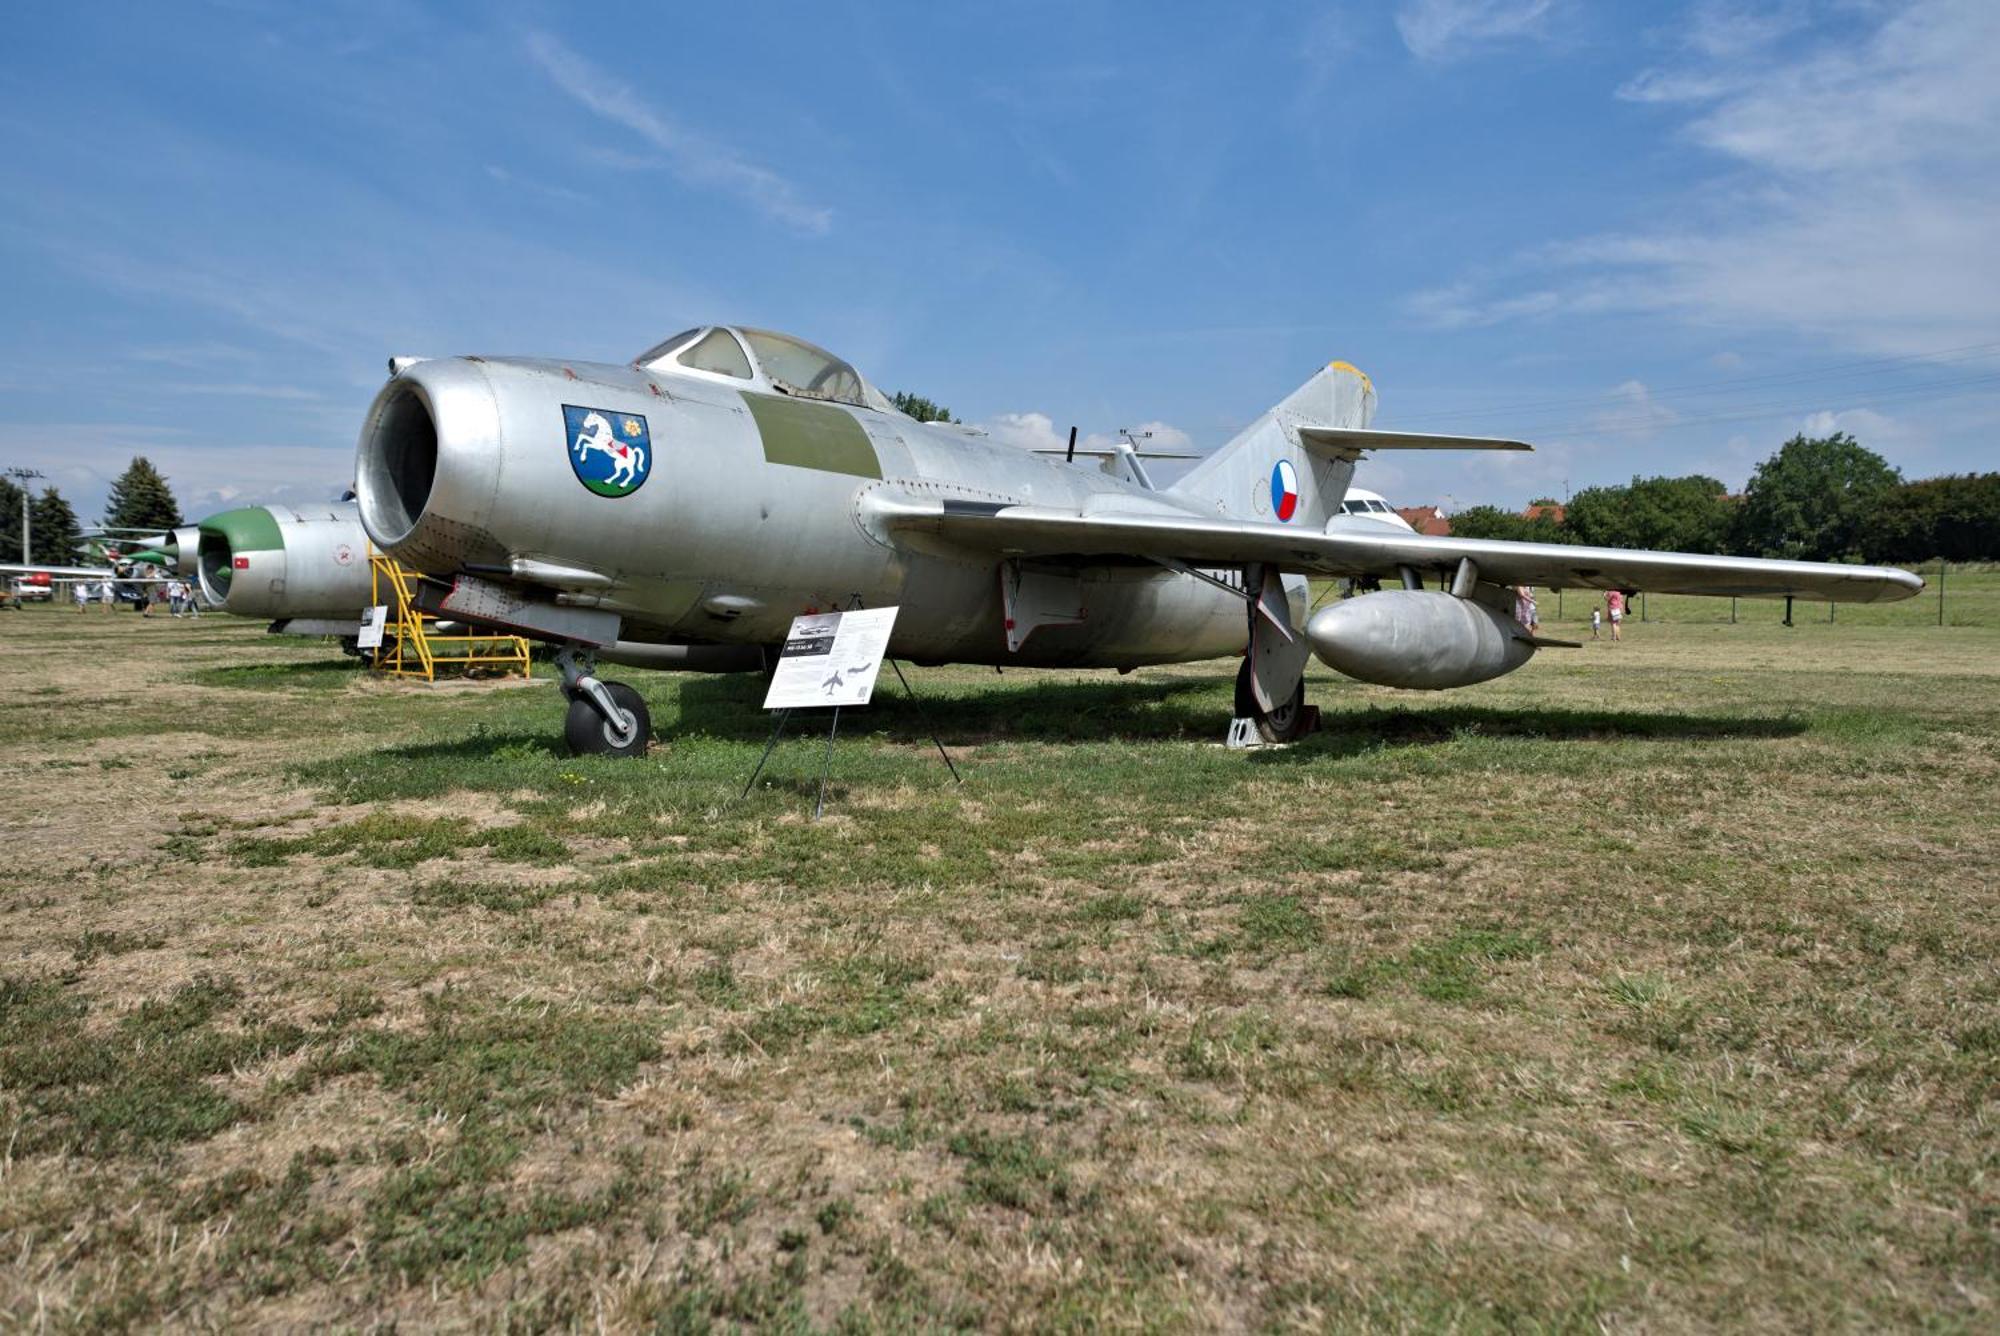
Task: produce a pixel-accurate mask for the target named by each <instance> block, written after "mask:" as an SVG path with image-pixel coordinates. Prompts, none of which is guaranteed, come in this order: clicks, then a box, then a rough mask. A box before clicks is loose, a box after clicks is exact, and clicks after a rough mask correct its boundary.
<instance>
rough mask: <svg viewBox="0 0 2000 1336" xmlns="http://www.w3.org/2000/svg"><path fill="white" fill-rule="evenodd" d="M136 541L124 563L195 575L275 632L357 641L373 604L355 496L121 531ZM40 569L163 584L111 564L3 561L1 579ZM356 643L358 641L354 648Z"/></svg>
mask: <svg viewBox="0 0 2000 1336" xmlns="http://www.w3.org/2000/svg"><path fill="white" fill-rule="evenodd" d="M116 541H118V542H119V543H120V544H121V545H122V546H125V547H127V548H131V547H135V546H136V547H138V548H139V549H141V550H140V551H137V552H133V553H131V555H130V556H128V557H127V558H126V559H125V561H124V562H123V563H121V564H123V565H126V566H130V565H131V564H132V563H134V562H137V563H139V564H141V565H143V566H146V568H147V569H152V568H153V567H155V566H163V567H165V568H167V569H169V570H172V571H174V572H175V573H176V574H179V575H182V576H184V577H186V578H188V579H191V580H194V581H195V582H196V583H198V584H199V585H200V586H201V594H202V598H203V600H204V601H205V602H206V603H207V604H208V606H210V607H212V608H218V609H220V610H221V611H223V612H227V613H231V614H233V615H235V616H238V617H256V618H260V619H262V618H269V619H270V622H271V627H270V629H271V631H272V632H273V633H274V634H278V635H297V636H338V637H340V638H341V639H342V640H343V641H348V642H351V641H352V640H353V639H354V637H355V636H356V635H357V634H358V633H359V631H360V629H361V626H360V613H361V609H362V607H363V606H365V605H366V604H367V602H368V600H369V591H370V588H371V584H372V581H371V578H370V573H369V566H368V535H367V534H366V533H364V532H363V531H362V528H361V516H360V514H359V512H358V510H357V508H356V506H355V504H354V502H352V501H335V502H329V503H328V504H326V505H323V506H239V507H237V508H236V509H234V510H224V511H220V512H218V513H217V514H214V515H210V516H209V517H208V518H207V519H205V520H202V521H201V522H200V523H198V524H184V525H182V526H181V527H180V528H177V529H170V530H168V531H166V532H164V533H161V532H158V531H150V532H149V531H144V530H121V531H119V533H118V534H117V538H116ZM14 572H43V573H46V574H48V575H52V576H54V577H55V578H57V579H60V580H113V581H116V582H119V583H122V584H135V585H136V584H158V583H160V582H161V581H162V580H164V579H165V578H166V577H165V576H157V577H148V578H142V579H135V578H134V577H133V576H132V575H130V574H129V573H126V574H121V573H120V572H119V570H118V569H117V568H115V567H113V566H109V565H106V566H51V565H47V564H35V563H28V564H25V565H14V564H0V575H6V574H11V573H14ZM350 648H351V645H350Z"/></svg>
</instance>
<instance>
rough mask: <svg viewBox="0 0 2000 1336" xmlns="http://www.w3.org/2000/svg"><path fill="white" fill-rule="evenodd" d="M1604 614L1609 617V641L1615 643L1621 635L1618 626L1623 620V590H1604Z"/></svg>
mask: <svg viewBox="0 0 2000 1336" xmlns="http://www.w3.org/2000/svg"><path fill="white" fill-rule="evenodd" d="M1604 614H1605V616H1607V617H1609V618H1610V619H1611V643H1612V644H1614V645H1615V644H1617V643H1618V642H1619V640H1621V639H1622V638H1623V637H1621V636H1620V635H1619V633H1618V628H1619V627H1620V626H1621V625H1622V624H1623V623H1624V621H1625V591H1624V590H1622V589H1607V590H1605V591H1604Z"/></svg>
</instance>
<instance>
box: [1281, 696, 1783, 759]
mask: <svg viewBox="0 0 2000 1336" xmlns="http://www.w3.org/2000/svg"><path fill="white" fill-rule="evenodd" d="M1809 727H1811V725H1810V723H1809V722H1808V721H1807V720H1805V719H1795V718H1770V717H1766V716H1758V715H1727V714H1669V713H1659V712H1652V713H1634V712H1630V711H1620V710H1562V709H1554V710H1552V709H1522V710H1507V709H1495V708H1493V707H1491V706H1484V705H1445V706H1439V707H1436V708H1433V709H1393V710H1373V709H1371V710H1365V711H1356V712H1353V713H1339V712H1336V711H1331V710H1330V711H1328V712H1326V713H1325V714H1323V715H1322V716H1321V727H1320V731H1319V732H1317V733H1315V734H1313V735H1312V736H1311V737H1309V738H1307V739H1306V740H1305V741H1304V742H1302V743H1300V744H1299V745H1298V746H1295V747H1288V748H1285V749H1283V750H1279V751H1259V752H1254V753H1252V755H1251V759H1252V760H1254V761H1256V762H1258V763H1260V764H1266V765H1269V764H1282V763H1285V762H1299V761H1311V760H1314V759H1317V758H1320V757H1327V756H1356V755H1360V754H1361V753H1363V752H1371V751H1380V750H1384V749H1387V748H1395V747H1425V746H1435V745H1438V744H1440V743H1446V742H1463V741H1466V740H1468V739H1486V738H1492V739H1509V740H1516V741H1519V740H1529V741H1542V742H1631V741H1646V742H1700V741H1703V740H1706V739H1723V738H1790V737H1797V736H1798V735H1800V734H1801V733H1804V732H1805V731H1806V730H1807V729H1808V728H1809Z"/></svg>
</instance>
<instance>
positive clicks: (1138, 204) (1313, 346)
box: [0, 0, 2000, 516]
mask: <svg viewBox="0 0 2000 1336" xmlns="http://www.w3.org/2000/svg"><path fill="white" fill-rule="evenodd" d="M0 199H4V201H5V206H6V207H5V209H4V210H0V285H4V293H5V298H4V301H0V353H4V360H0V465H7V464H15V465H30V466H36V467H40V468H42V469H44V470H45V471H46V472H48V473H49V474H50V475H51V476H52V477H53V478H54V479H55V480H56V481H57V482H59V483H60V484H61V485H62V486H63V488H64V490H65V492H66V493H67V494H69V495H71V496H72V497H74V498H75V499H77V500H78V501H79V503H80V506H81V508H82V509H83V510H84V511H85V513H86V515H87V516H94V515H95V514H96V513H97V512H98V510H99V508H100V507H101V504H102V499H103V494H104V488H105V485H106V483H107V482H108V480H109V478H110V477H112V476H113V475H115V474H116V473H117V471H118V470H119V469H121V468H122V467H123V466H124V464H125V462H126V461H127V460H128V459H129V457H130V456H131V455H132V454H134V453H145V454H148V455H150V456H151V457H152V458H153V459H154V460H155V462H157V463H159V464H160V465H162V467H163V468H165V469H166V471H167V472H168V474H169V476H170V477H171V478H172V479H173V481H174V482H175V484H176V486H177V488H178V489H179V491H180V494H181V496H182V500H183V503H184V505H185V506H186V508H187V509H188V510H189V511H190V513H191V514H196V515H199V514H201V513H205V512H206V511H208V510H212V509H215V508H218V507H219V506H220V505H222V504H224V503H227V502H231V501H240V500H256V501H262V500H284V499H297V500H324V499H326V498H328V497H330V496H332V495H334V494H335V493H336V492H337V491H338V490H339V488H340V487H341V486H343V485H344V484H345V482H346V481H347V478H348V475H349V471H350V465H351V458H352V451H353V441H354V436H355V433H356V431H357V429H358V426H359V423H360V418H361V415H362V412H363V410H364V409H365V407H366V405H367V403H368V400H369V398H370V397H371V395H372V394H373V393H374V391H375V389H376V388H377V387H378V386H379V385H380V383H381V379H382V375H383V363H384V360H385V359H386V358H387V357H388V356H389V355H390V354H392V353H416V354H430V355H438V354H448V353H459V352H484V353H496V354H498V353H541V354H553V355H561V356H566V357H571V358H577V359H596V360H605V361H624V360H627V359H629V358H630V357H631V356H633V355H634V354H635V353H636V352H638V351H639V350H641V349H643V348H645V347H646V346H648V345H649V344H650V343H652V342H653V341H655V340H656V339H658V338H659V337H661V336H663V335H665V334H668V333H670V332H672V331H674V330H677V329H680V328H683V327H685V326H688V325H691V324H698V323H701V322H704V321H707V320H731V321H740V322H743V323H751V324H760V325H767V326H771V327H774V328H778V329H785V330H790V331H793V332H795V333H798V334H801V335H804V336H805V337H808V338H810V339H813V340H814V341H816V342H819V343H822V344H824V345H826V346H827V347H829V348H832V349H833V350H835V351H836V352H839V353H841V354H842V355H844V356H846V357H848V358H849V359H850V360H852V361H854V362H855V363H856V365H858V366H859V367H860V368H861V369H862V371H863V372H864V373H865V374H867V375H868V376H869V377H870V379H872V380H874V381H875V382H877V383H878V384H880V385H882V386H883V387H884V388H887V389H899V388H907V389H913V390H917V391H920V392H922V393H925V394H928V395H930V396H931V397H933V398H935V399H938V400H941V401H943V402H945V403H948V404H950V405H951V407H952V408H953V409H954V410H956V411H957V412H958V413H959V414H960V415H961V416H963V417H966V418H969V419H971V420H973V421H976V422H980V423H984V424H986V425H987V426H988V427H989V428H990V429H991V430H993V431H994V432H995V434H996V435H1000V436H1003V437H1006V438H1009V439H1016V440H1021V441H1023V442H1033V441H1036V440H1039V439H1044V438H1046V439H1051V440H1053V439H1055V438H1056V437H1058V436H1059V435H1061V434H1064V433H1066V431H1067V428H1068V427H1069V425H1070V424H1072V423H1075V424H1077V425H1078V426H1079V427H1081V428H1082V430H1083V431H1084V432H1085V433H1087V434H1098V435H1108V434H1110V433H1111V432H1113V431H1115V430H1116V429H1117V428H1120V427H1139V426H1141V425H1150V426H1151V427H1152V428H1153V429H1154V430H1155V432H1156V437H1155V439H1156V440H1157V441H1166V442H1178V441H1181V440H1185V441H1187V442H1190V443H1192V444H1193V445H1194V446H1195V447H1197V448H1207V447H1210V446H1213V445H1216V444H1219V443H1220V442H1222V441H1223V440H1225V439H1227V438H1228V437H1229V436H1230V435H1231V434H1232V433H1233V432H1234V431H1235V430H1236V429H1237V428H1238V427H1240V426H1241V425H1242V424H1243V423H1244V422H1245V421H1247V420H1248V419H1249V418H1251V417H1252V416H1254V415H1255V414H1256V413H1257V412H1259V411H1261V410H1262V409H1263V408H1265V407H1266V406H1268V405H1269V404H1271V403H1273V402H1275V401H1276V400H1277V399H1279V398H1281V397H1282V396H1283V395H1284V394H1285V393H1287V392H1288V391H1289V390H1290V389H1292V388H1293V387H1294V386H1295V385H1296V384H1298V383H1299V382H1300V381H1302V380H1303V379H1304V378H1305V377H1306V376H1307V375H1308V374H1310V373H1311V371H1312V370H1313V369H1314V368H1315V367H1316V366H1318V365H1319V364H1321V363H1323V362H1325V361H1327V360H1328V359H1330V358H1334V357H1340V358H1345V359H1347V360H1349V361H1352V362H1354V363H1356V364H1358V365H1360V366H1361V367H1363V368H1364V369H1366V370H1367V371H1368V372H1369V373H1370V374H1371V375H1372V376H1373V377H1374V380H1375V383H1376V385H1377V388H1378V389H1379V391H1380V394H1381V411H1380V414H1379V416H1378V419H1377V421H1378V423H1379V424H1380V425H1382V426H1387V427H1407V428H1419V427H1431V428H1435V429H1438V430H1454V431H1464V432H1491V433H1496V434H1498V433H1506V434H1514V435H1521V436H1525V437H1526V438H1528V439H1531V440H1533V441H1535V442H1536V443H1537V444H1538V445H1539V446H1541V447H1542V448H1541V450H1540V451H1539V452H1538V453H1537V454H1535V455H1533V456H1527V457H1507V458H1504V459H1502V458H1488V457H1472V458H1467V457H1447V458H1421V459H1416V460H1414V461H1412V460H1411V459H1409V458H1407V457H1406V458H1401V459H1392V460H1383V461H1380V462H1375V463H1371V464H1369V465H1367V466H1365V470H1364V473H1363V475H1362V477H1361V478H1360V480H1359V481H1361V482H1362V483H1363V485H1369V486H1375V487H1377V488H1379V489H1380V490H1382V491H1385V492H1387V493H1389V494H1390V495H1391V496H1392V497H1393V498H1394V499H1395V500H1397V501H1398V502H1409V503H1416V502H1437V501H1442V502H1447V503H1448V504H1455V505H1467V504H1472V503H1475V502H1479V501H1495V502H1501V503H1507V504H1519V503H1521V502H1524V501H1526V500H1527V499H1529V497H1530V496H1532V495H1535V494H1537V493H1541V492H1548V493H1553V494H1557V495H1560V494H1561V493H1562V492H1563V490H1564V489H1565V487H1568V488H1580V487H1583V486H1587V485H1590V484H1592V483H1601V482H1616V481H1623V480H1625V479H1626V478H1629V477H1630V476H1632V475H1633V474H1635V473H1645V474H1651V473H1684V472H1691V471H1697V470H1699V471H1704V472H1708V473H1712V474H1715V475H1717V476H1719V477H1721V478H1722V479H1723V480H1724V481H1725V482H1726V483H1728V484H1729V485H1730V486H1731V487H1737V486H1740V485H1741V484H1742V483H1743V482H1744V480H1745V479H1746V478H1747V476H1748V474H1749V472H1750V469H1751V468H1752V467H1753V466H1754V464H1755V463H1756V461H1757V460H1759V459H1761V458H1762V457H1764V456H1765V455H1767V454H1769V453H1770V452H1771V450H1772V449H1774V448H1775V447H1776V446H1777V445H1778V444H1779V443H1780V442H1782V441H1783V440H1784V439H1785V438H1786V437H1787V436H1789V435H1791V434H1792V433H1794V432H1796V431H1799V430H1809V431H1824V430H1828V429H1832V428H1835V427H1838V428H1842V429H1846V430H1850V431H1852V432H1854V433H1855V434H1856V435H1857V436H1858V437H1860V438H1861V439H1862V441H1863V442H1864V443H1865V444H1867V445H1870V446H1871V447H1873V448H1875V449H1877V450H1879V451H1881V452H1882V453H1883V454H1885V455H1887V456H1888V457H1889V459H1890V460H1891V462H1893V463H1895V464H1897V465H1898V466H1899V467H1901V468H1902V469H1903V470H1904V471H1905V473H1906V474H1908V475H1910V476H1923V475H1929V474H1934V473H1939V472H1946V471H1960V470H1967V469H1990V468H1993V467H1996V466H2000V465H1997V464H1996V461H2000V451H1996V450H1995V448H1994V446H1993V444H1992V442H1993V440H1994V436H1995V431H1994V429H1995V427H1996V425H2000V259H1996V258H1995V246H1996V241H2000V5H1996V4H1993V3H1992V2H1991V0H1919V2H1915V3H1900V4H1891V3H1869V2H1867V0H1842V2H1840V3H1821V4H1814V3H1807V2H1806V0H1793V2H1780V3H1774V4H1767V5H1762V6H1759V5H1755V4H1729V5H1723V4H1710V3H1695V4H1689V5H1684V6H1675V5H1671V4H1659V5H1653V4H1647V5H1637V4H1615V5H1614V4H1590V3H1585V0H1400V2H1399V3H1386V4H1380V5H1369V4H1360V3H1344V4H1310V5H1309V4H1283V3H1272V4H1261V5H1234V6H1218V5H1213V4H1188V5H1181V4H1144V5H1140V4H1124V5H1110V4H1089V3H1061V4H1046V5H1044V4H1018V5H1011V6H958V5H949V4H946V5H940V4H911V5H907V6H905V5H887V4H885V5H879V6H872V7H855V8H853V9H850V8H849V7H846V6H830V5H795V4H789V3H773V4H763V5H755V6H744V5H673V6H665V5H654V6H630V7H624V6H621V7H610V6H588V7H585V6H569V5H553V4H550V5H540V4H533V3H519V2H515V3H502V4H492V5H479V6H470V5H468V6H465V7H463V8H457V7H449V6H443V5H437V4H413V3H326V4H316V5H310V6H303V5H293V4H268V5H267V4H262V3H257V2H256V0H239V2H235V3H224V4H183V5H173V6H165V5H154V4H134V5H130V6H119V5H95V4H78V5H75V6H40V7H35V8H33V9H32V10H31V11H24V12H23V13H20V14H16V15H15V16H14V17H13V18H12V19H11V21H10V23H9V41H8V43H7V45H6V47H5V49H4V50H0Z"/></svg>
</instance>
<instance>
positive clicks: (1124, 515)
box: [875, 500, 1924, 603]
mask: <svg viewBox="0 0 2000 1336" xmlns="http://www.w3.org/2000/svg"><path fill="white" fill-rule="evenodd" d="M875 517H876V518H877V519H878V520H879V522H880V523H881V524H882V525H883V527H884V528H885V529H887V530H888V531H889V532H890V533H891V534H894V535H897V536H898V537H904V538H916V539H917V540H918V541H921V542H926V543H940V542H941V543H942V544H944V545H946V546H949V547H953V548H958V549H961V550H970V551H977V552H985V553H991V554H993V555H994V556H995V557H1003V558H1004V557H1033V558H1042V559H1047V560H1062V559H1065V558H1068V559H1094V560H1104V559H1107V558H1128V559H1131V558H1137V559H1142V560H1153V561H1162V560H1164V561H1169V562H1177V563H1180V564H1183V565H1188V566H1195V567H1234V566H1242V565H1245V564H1248V563H1250V562H1262V563H1265V564H1267V565H1271V566H1275V567H1277V568H1278V569H1280V570H1284V571H1291V572H1295V573H1298V574H1303V575H1321V576H1377V577H1384V578H1388V579H1394V578H1396V576H1397V573H1398V568H1399V567H1404V566H1408V567H1412V568H1414V569H1415V570H1417V571H1418V572H1420V573H1428V574H1435V575H1439V576H1444V577H1447V578H1448V577H1449V575H1450V574H1451V573H1452V572H1454V571H1455V570H1456V569H1457V567H1458V563H1459V562H1460V561H1461V560H1462V559H1464V558H1468V557H1469V558H1471V559H1472V561H1473V563H1474V564H1475V565H1476V566H1477V567H1478V571H1479V578H1480V579H1482V580H1486V581H1489V582H1491V583H1494V584H1532V585H1544V586H1548V587H1550V588H1570V589H1576V588H1584V589H1647V590H1651V591H1653V592H1654V593H1660V594H1710V595H1716V596H1720V597H1723V598H1729V597H1738V598H1784V597H1787V596H1797V597H1799V598H1810V599H1826V600H1829V601H1833V602H1841V603H1875V602H1888V601H1891V600H1894V599H1900V598H1908V597H1910V596H1911V595H1913V594H1915V593H1916V592H1917V591H1919V590H1921V589H1922V588H1923V587H1924V582H1923V580H1922V579H1920V578H1919V577H1917V576H1915V575H1912V574H1910V573H1909V572H1908V571H1903V570H1897V569H1895V568H1894V567H1888V566H1844V565H1836V564H1834V563H1830V562H1817V561H1769V560H1764V559H1761V558H1757V557H1713V556H1700V555H1697V554H1694V553H1689V552H1641V551H1633V550H1629V549H1624V548H1614V547H1573V546H1570V545H1569V544H1565V543H1510V542H1503V541H1500V540H1498V539H1485V538H1434V537H1426V536H1424V535H1422V534H1410V533H1397V532H1394V531H1391V530H1388V529H1386V528H1385V530H1384V531H1383V532H1382V533H1380V534H1372V533H1355V532H1353V531H1351V530H1349V529H1345V528H1343V529H1341V530H1339V531H1336V532H1333V533H1322V532H1319V531H1317V530H1312V529H1296V528H1293V527H1291V526H1290V525H1285V524H1261V523H1253V522H1249V521H1244V520H1231V519H1223V518H1219V517H1218V518H1213V519H1211V518H1206V517H1203V516H1199V515H1192V514H1175V513H1167V512H1116V513H1105V514H1079V513H1077V512H1075V511H1064V510H1057V509H1052V508H1048V507H1038V506H1026V505H1021V506H1006V505H995V504H992V503H988V502H979V501H956V500H948V501H943V502H919V501H910V502H895V503H887V504H884V503H879V502H878V503H877V505H876V507H875Z"/></svg>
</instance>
